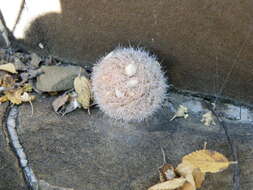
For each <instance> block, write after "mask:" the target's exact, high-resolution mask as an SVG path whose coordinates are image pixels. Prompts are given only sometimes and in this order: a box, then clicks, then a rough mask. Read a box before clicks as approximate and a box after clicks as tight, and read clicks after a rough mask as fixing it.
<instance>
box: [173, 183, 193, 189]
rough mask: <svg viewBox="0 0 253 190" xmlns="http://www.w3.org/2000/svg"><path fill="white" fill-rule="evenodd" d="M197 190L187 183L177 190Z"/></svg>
mask: <svg viewBox="0 0 253 190" xmlns="http://www.w3.org/2000/svg"><path fill="white" fill-rule="evenodd" d="M195 189H196V188H195V187H193V185H192V184H191V183H189V182H186V183H185V184H184V185H183V186H182V187H179V188H178V189H177V190H195Z"/></svg>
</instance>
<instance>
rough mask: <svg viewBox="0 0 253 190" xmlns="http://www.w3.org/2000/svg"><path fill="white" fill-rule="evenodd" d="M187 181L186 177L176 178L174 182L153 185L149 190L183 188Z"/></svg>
mask: <svg viewBox="0 0 253 190" xmlns="http://www.w3.org/2000/svg"><path fill="white" fill-rule="evenodd" d="M185 181H186V179H185V178H184V177H180V178H174V179H172V180H169V181H165V182H163V183H158V184H156V185H153V186H152V187H150V188H149V189H148V190H173V189H177V188H179V187H182V186H183V185H184V183H185Z"/></svg>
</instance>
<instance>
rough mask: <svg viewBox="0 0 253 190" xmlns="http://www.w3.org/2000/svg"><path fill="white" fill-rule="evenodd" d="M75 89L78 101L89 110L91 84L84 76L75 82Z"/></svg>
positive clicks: (77, 78)
mask: <svg viewBox="0 0 253 190" xmlns="http://www.w3.org/2000/svg"><path fill="white" fill-rule="evenodd" d="M74 88H75V91H76V93H77V95H78V97H77V101H78V102H79V103H80V104H81V105H82V107H83V108H84V109H89V107H90V102H91V84H90V81H89V80H88V79H87V78H86V77H84V76H78V77H76V78H75V80H74Z"/></svg>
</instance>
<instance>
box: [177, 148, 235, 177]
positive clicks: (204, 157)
mask: <svg viewBox="0 0 253 190" xmlns="http://www.w3.org/2000/svg"><path fill="white" fill-rule="evenodd" d="M182 162H183V163H190V164H191V165H193V166H194V167H195V168H199V169H200V170H201V172H202V173H206V172H210V173H217V172H221V171H223V170H225V169H226V168H227V167H228V166H229V165H230V164H235V163H237V162H230V161H228V159H227V158H226V157H225V156H223V155H222V154H221V153H219V152H216V151H212V150H199V151H196V152H193V153H191V154H188V155H186V156H184V157H183V159H182Z"/></svg>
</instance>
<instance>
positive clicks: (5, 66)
mask: <svg viewBox="0 0 253 190" xmlns="http://www.w3.org/2000/svg"><path fill="white" fill-rule="evenodd" d="M0 70H2V71H6V72H9V73H13V74H15V73H17V71H16V68H15V66H14V64H12V63H6V64H3V65H0Z"/></svg>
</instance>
